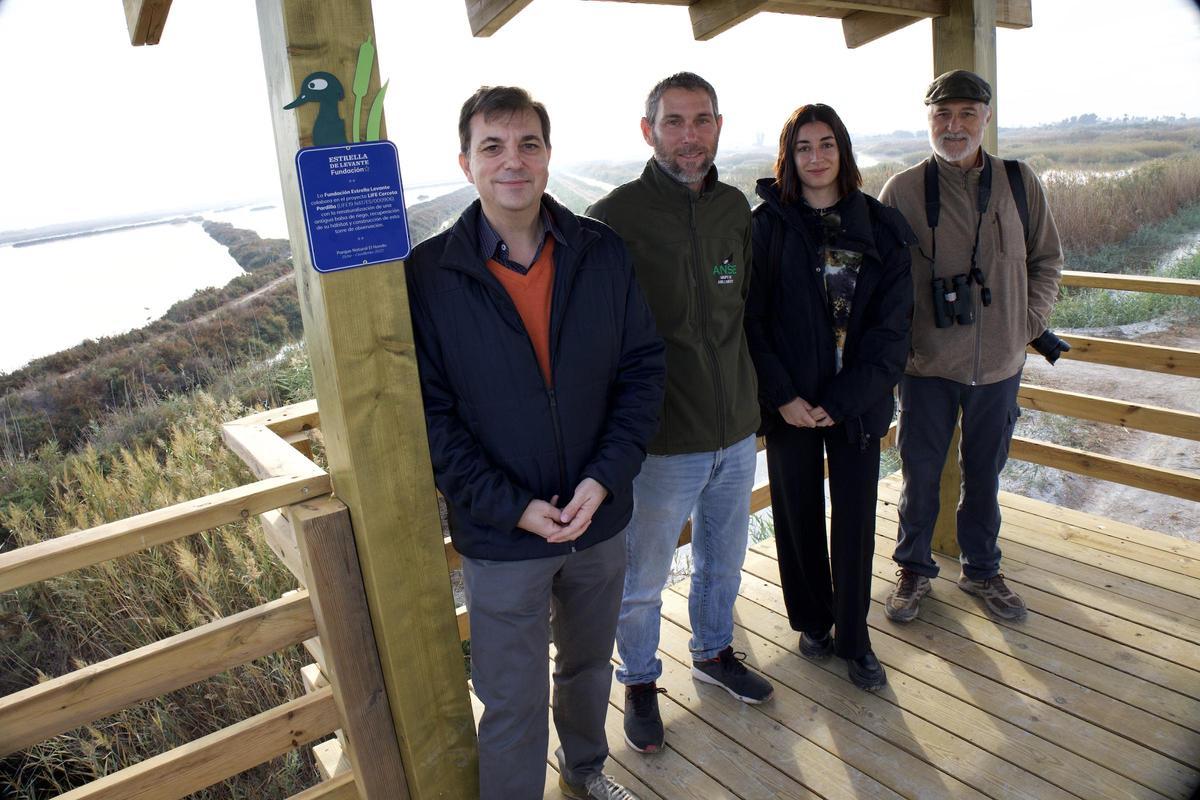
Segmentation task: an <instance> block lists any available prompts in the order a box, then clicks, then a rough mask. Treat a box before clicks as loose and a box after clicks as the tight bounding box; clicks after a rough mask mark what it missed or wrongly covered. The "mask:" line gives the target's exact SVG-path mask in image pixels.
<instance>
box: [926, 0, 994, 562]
mask: <svg viewBox="0 0 1200 800" xmlns="http://www.w3.org/2000/svg"><path fill="white" fill-rule="evenodd" d="M946 11H947V13H946V15H945V16H943V17H935V18H934V20H933V74H934V76H935V77H936V76H938V75H941V74H942V73H943V72H948V71H950V70H952V69H969V70H971V71H972V72H974V73H976V74H977V75H980V76H982V77H983V78H984V79H985V80H986V81H987V82H988V83H990V84H991V85H992V121H991V124H990V125H988V129H987V132H986V133H985V134H984V137H983V146H984V149H985V150H987V151H988V152H990V153H994V152H996V130H997V127H996V118H997V115H996V95H997V91H996V0H946ZM960 436H961V431H960V429H958V428H955V431H954V439H953V440H952V441H951V442H950V450H949V452H948V453H947V454H946V465H945V466H944V467H943V468H942V485H941V510H940V511H939V512H938V519H937V524H936V525H935V526H934V529H933V549H934V550H936V551H937V552H939V553H945V554H946V555H948V556H958V554H959V549H958V537H957V533H956V532H957V529H958V525H957V522H956V519H955V517H956V513H957V510H958V496H959V489H960V487H961V484H962V473H961V471H960V469H959V464H958V445H959V439H960Z"/></svg>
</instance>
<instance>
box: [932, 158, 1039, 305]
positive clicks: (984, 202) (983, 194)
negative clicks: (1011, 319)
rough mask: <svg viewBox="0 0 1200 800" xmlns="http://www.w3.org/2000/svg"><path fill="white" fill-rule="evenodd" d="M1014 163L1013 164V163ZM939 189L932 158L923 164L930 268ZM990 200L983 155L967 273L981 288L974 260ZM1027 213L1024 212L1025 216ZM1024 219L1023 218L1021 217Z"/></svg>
mask: <svg viewBox="0 0 1200 800" xmlns="http://www.w3.org/2000/svg"><path fill="white" fill-rule="evenodd" d="M1013 163H1015V162H1013ZM1007 164H1008V162H1005V171H1006V172H1008V179H1009V181H1010V182H1011V181H1012V175H1013V173H1012V170H1011V169H1009V168H1008V166H1007ZM1017 179H1018V182H1019V181H1020V172H1019V171H1018V173H1017ZM1024 194H1025V191H1024V186H1022V190H1021V195H1022V197H1021V199H1022V200H1024V199H1025V198H1024ZM941 195H942V193H941V187H940V186H938V167H937V161H936V160H935V159H934V157H933V156H930V157H929V159H928V160H927V161H926V162H925V224H927V225H928V226H929V233H930V238H931V239H932V242H933V246H932V247H933V252H932V253H931V254H930V256H931V257H930V262H931V263H930V267H931V268H932V266H933V265H934V264H936V263H937V225H938V218H939V217H941V212H942V197H941ZM991 199H992V160H991V159H990V158H988V155H987V153H983V171H982V172H981V173H980V174H979V190H978V193H977V195H976V199H975V206H976V208H977V210H978V212H979V218H978V219H977V220H976V221H975V246H974V247H972V248H971V271H970V272H969V273H968V274H969V275H970V276H971V277H972V278H975V280H976V281H977V282H978V283H979V285H980V286H983V285H984V284H983V281H982V280H979V279H978V278H977V277H976V270H975V258H976V255H977V254H978V252H979V228H980V226H981V225H982V224H983V215H984V214H986V213H987V207H988V203H989V202H991ZM1017 206H1018V210H1019V209H1020V207H1021V202H1018V203H1017ZM1028 214H1029V212H1028V210H1026V212H1025V215H1026V216H1028ZM1022 219H1024V217H1022Z"/></svg>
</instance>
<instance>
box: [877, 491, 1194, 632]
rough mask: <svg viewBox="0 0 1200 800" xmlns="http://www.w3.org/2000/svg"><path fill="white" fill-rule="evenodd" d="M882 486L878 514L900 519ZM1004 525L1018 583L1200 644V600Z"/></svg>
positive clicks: (1009, 572)
mask: <svg viewBox="0 0 1200 800" xmlns="http://www.w3.org/2000/svg"><path fill="white" fill-rule="evenodd" d="M888 482H889V480H888V479H885V480H884V481H883V482H881V483H880V487H879V506H878V507H877V509H876V514H877V515H878V516H880V517H883V518H885V519H887V520H888V521H889V522H890V523H891V524H893V525H894V524H895V523H896V522H897V519H898V514H897V511H896V501H897V499H898V493H897V492H896V491H895V490H894V489H893V488H891V487H890V486H888V485H886V484H887V483H888ZM1008 530H1009V526H1008V525H1007V524H1006V525H1005V526H1004V527H1003V528H1001V548H1002V549H1003V551H1004V563H1003V565H1002V566H1003V568H1004V574H1005V575H1006V576H1007V577H1008V578H1009V579H1015V580H1016V581H1017V582H1018V583H1024V584H1028V585H1033V586H1037V587H1038V588H1041V589H1043V590H1045V591H1047V592H1049V593H1051V594H1055V595H1058V596H1060V597H1063V598H1065V599H1069V600H1072V601H1074V602H1077V603H1082V604H1084V605H1088V606H1090V607H1092V608H1095V609H1098V610H1101V611H1105V612H1107V613H1110V614H1113V615H1115V616H1119V617H1121V618H1122V619H1127V620H1129V621H1131V622H1136V623H1138V624H1141V625H1145V626H1146V627H1148V628H1150V629H1151V630H1158V631H1162V632H1163V633H1168V634H1171V635H1172V636H1177V637H1179V638H1181V639H1185V640H1187V641H1189V642H1196V643H1200V601H1198V600H1197V599H1196V598H1193V597H1189V596H1186V595H1182V594H1180V593H1178V592H1172V591H1169V590H1166V589H1163V588H1162V587H1159V586H1155V585H1152V584H1147V583H1144V582H1142V581H1140V580H1137V579H1135V578H1129V577H1126V576H1124V575H1118V574H1115V573H1113V572H1109V571H1108V570H1105V569H1102V568H1100V567H1097V566H1094V565H1093V564H1084V563H1080V562H1078V561H1075V560H1073V559H1071V558H1068V557H1065V556H1062V555H1059V554H1056V553H1050V552H1046V551H1044V550H1038V549H1036V548H1034V547H1030V546H1029V545H1027V544H1025V543H1024V542H1022V541H1021V540H1020V536H1021V529H1019V528H1017V527H1015V526H1013V528H1012V532H1013V534H1012V535H1011V536H1010V535H1008V534H1007V532H1008Z"/></svg>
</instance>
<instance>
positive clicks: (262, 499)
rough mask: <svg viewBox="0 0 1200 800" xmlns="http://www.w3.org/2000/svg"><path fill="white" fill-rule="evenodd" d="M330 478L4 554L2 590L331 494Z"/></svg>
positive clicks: (289, 480) (243, 492)
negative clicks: (252, 515)
mask: <svg viewBox="0 0 1200 800" xmlns="http://www.w3.org/2000/svg"><path fill="white" fill-rule="evenodd" d="M329 491H330V484H329V476H328V475H326V474H325V473H324V472H319V471H318V472H317V473H312V472H311V471H308V472H305V473H302V474H299V475H282V476H279V477H274V478H268V479H266V480H261V481H258V482H256V483H251V484H247V485H246V486H238V487H236V488H234V489H227V490H225V491H223V492H217V493H216V494H210V495H208V496H206V497H201V498H198V499H196V500H188V501H186V502H183V503H177V504H176V505H173V506H169V507H167V508H160V509H156V510H154V511H148V512H146V513H145V514H138V515H137V516H136V517H129V518H127V519H121V520H117V521H115V522H109V523H107V524H104V525H98V526H96V527H95V528H89V529H87V530H85V531H78V532H76V533H68V534H66V535H64V536H59V537H58V538H56V539H50V540H48V541H44V542H38V543H37V544H31V545H27V546H26V547H22V548H20V549H18V550H12V551H9V552H7V553H0V592H7V591H11V590H13V589H17V588H19V587H21V586H25V585H27V584H30V583H36V582H37V581H42V580H46V579H47V578H53V577H56V576H58V575H63V574H65V573H67V572H71V571H73V570H77V569H81V568H83V567H88V566H91V565H93V564H98V563H100V562H101V561H107V560H109V559H111V558H119V557H120V556H126V555H130V554H131V553H136V552H138V551H139V550H145V549H146V548H148V547H154V546H155V545H160V544H165V543H167V542H171V541H174V540H175V539H179V538H182V537H184V536H189V535H191V534H193V533H199V532H200V531H204V530H208V529H209V528H215V527H217V526H218V525H225V524H227V523H230V522H236V521H237V520H240V519H244V518H247V517H249V516H250V515H251V514H260V513H262V512H264V511H267V510H269V509H272V508H279V507H280V506H287V505H291V504H293V503H299V502H301V501H303V500H308V499H310V498H314V497H318V496H320V495H324V494H328V493H329Z"/></svg>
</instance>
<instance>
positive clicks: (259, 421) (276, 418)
mask: <svg viewBox="0 0 1200 800" xmlns="http://www.w3.org/2000/svg"><path fill="white" fill-rule="evenodd" d="M226 424H228V425H237V426H239V427H246V426H254V425H262V426H264V427H267V428H270V429H271V430H272V431H274V432H275V433H276V434H278V435H279V436H282V437H287V436H289V435H291V434H294V433H300V432H302V431H307V430H309V429H311V428H318V427H320V425H321V415H320V413H319V412H318V411H317V401H316V400H305V401H303V402H300V403H293V404H291V405H289V406H281V407H279V408H271V409H267V410H266V411H260V412H258V413H257V414H251V415H250V416H248V417H242V418H241V419H235V420H234V421H233V422H229V423H226Z"/></svg>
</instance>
